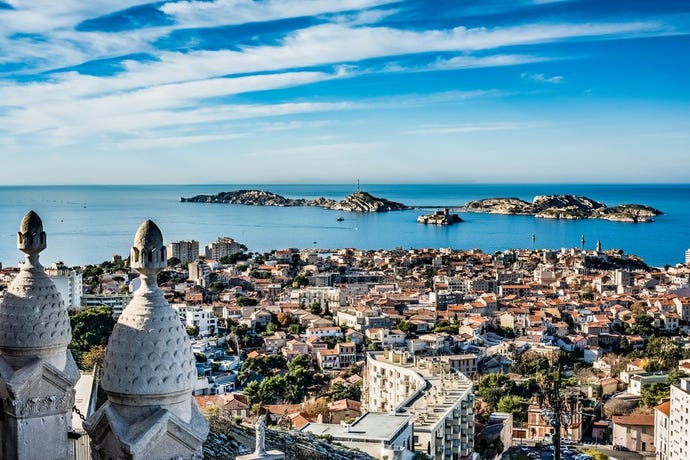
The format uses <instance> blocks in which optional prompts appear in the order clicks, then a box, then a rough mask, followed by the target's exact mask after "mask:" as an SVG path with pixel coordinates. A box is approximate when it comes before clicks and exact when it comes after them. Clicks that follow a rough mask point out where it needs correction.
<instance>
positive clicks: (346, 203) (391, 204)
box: [180, 190, 411, 212]
mask: <svg viewBox="0 0 690 460" xmlns="http://www.w3.org/2000/svg"><path fill="white" fill-rule="evenodd" d="M180 201H181V202H183V203H224V204H241V205H246V206H314V207H319V208H323V209H333V210H336V211H348V212H387V211H402V210H406V209H411V208H410V207H409V206H405V205H404V204H402V203H396V202H395V201H389V200H386V199H385V198H377V197H375V196H373V195H371V194H369V193H367V192H361V191H356V192H354V193H351V194H350V195H348V196H346V197H345V198H344V199H342V200H341V201H336V200H332V199H329V198H324V197H319V198H315V199H313V200H307V199H304V198H297V199H292V198H285V197H284V196H281V195H278V194H276V193H273V192H268V191H266V190H235V191H232V192H221V193H217V194H215V195H197V196H193V197H191V198H184V197H180Z"/></svg>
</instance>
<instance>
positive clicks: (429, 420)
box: [362, 350, 474, 460]
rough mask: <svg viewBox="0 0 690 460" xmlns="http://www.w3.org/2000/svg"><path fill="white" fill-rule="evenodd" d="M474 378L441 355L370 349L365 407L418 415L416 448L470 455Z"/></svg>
mask: <svg viewBox="0 0 690 460" xmlns="http://www.w3.org/2000/svg"><path fill="white" fill-rule="evenodd" d="M473 400H474V393H473V389H472V382H471V381H470V380H469V379H468V378H467V377H465V376H464V375H463V374H462V373H460V372H459V371H457V370H454V369H452V368H451V367H450V365H449V364H448V362H444V361H441V360H440V359H438V358H437V357H428V358H421V357H417V356H412V355H411V354H410V353H408V352H406V351H393V350H391V351H384V352H369V353H368V355H367V373H366V375H365V379H364V385H363V394H362V407H363V410H368V411H370V412H387V413H396V414H399V413H403V414H405V413H406V414H411V415H413V420H414V427H413V429H414V433H413V445H414V451H415V452H419V453H425V454H427V455H429V456H431V457H432V458H434V459H436V460H446V459H451V460H467V459H468V458H470V457H471V455H472V452H473V448H474V415H473V411H472V402H473Z"/></svg>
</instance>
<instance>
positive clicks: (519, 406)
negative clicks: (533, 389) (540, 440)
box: [496, 395, 528, 425]
mask: <svg viewBox="0 0 690 460" xmlns="http://www.w3.org/2000/svg"><path fill="white" fill-rule="evenodd" d="M527 407H528V400H527V399H523V398H521V397H519V396H517V395H505V396H502V397H501V399H500V400H499V401H498V404H497V405H496V409H497V410H498V412H507V413H509V414H513V420H514V421H515V422H516V425H523V424H524V423H525V422H527Z"/></svg>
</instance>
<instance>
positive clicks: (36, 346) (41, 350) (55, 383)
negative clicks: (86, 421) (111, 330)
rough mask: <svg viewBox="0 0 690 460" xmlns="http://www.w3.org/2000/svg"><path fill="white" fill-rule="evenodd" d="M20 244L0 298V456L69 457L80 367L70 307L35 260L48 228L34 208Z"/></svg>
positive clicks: (14, 459)
mask: <svg viewBox="0 0 690 460" xmlns="http://www.w3.org/2000/svg"><path fill="white" fill-rule="evenodd" d="M17 248H18V249H19V250H20V251H22V252H23V253H24V254H25V259H26V261H25V262H24V263H23V264H22V265H21V267H20V271H19V275H18V276H17V277H16V278H15V279H14V281H13V282H12V284H10V286H9V288H8V289H7V292H6V294H5V297H4V299H3V301H2V303H1V304H0V403H1V407H0V409H1V411H0V458H3V459H5V460H43V459H47V458H49V459H56V460H57V459H65V460H66V459H68V458H69V454H70V452H69V447H68V446H69V443H68V440H67V433H68V432H69V431H70V429H71V420H72V406H73V405H74V385H75V384H76V382H77V380H79V370H78V369H77V366H76V364H75V363H74V359H73V358H72V353H71V352H70V351H69V350H68V349H67V346H68V345H69V342H70V340H71V339H72V331H71V329H70V323H69V316H68V314H67V309H66V308H65V306H64V303H63V301H62V299H61V298H60V293H59V292H58V290H57V288H56V287H55V284H53V281H52V280H51V279H50V278H49V277H48V275H47V274H46V272H45V270H44V269H43V267H42V266H41V264H40V263H39V260H38V258H39V254H40V252H41V251H43V250H44V249H45V248H46V234H45V232H44V231H43V222H41V218H40V217H38V214H36V213H35V212H33V211H30V212H29V213H28V214H26V216H24V219H22V222H21V224H20V228H19V233H18V234H17Z"/></svg>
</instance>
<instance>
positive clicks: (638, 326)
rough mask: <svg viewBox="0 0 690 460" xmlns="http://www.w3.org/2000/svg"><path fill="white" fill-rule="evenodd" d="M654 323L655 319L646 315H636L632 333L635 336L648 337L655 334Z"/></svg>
mask: <svg viewBox="0 0 690 460" xmlns="http://www.w3.org/2000/svg"><path fill="white" fill-rule="evenodd" d="M653 322H654V318H652V317H651V316H650V315H647V314H645V313H640V314H638V315H635V324H633V327H632V331H633V333H635V334H639V335H641V336H644V337H648V336H650V335H652V334H653V333H654V328H653V327H652V323H653Z"/></svg>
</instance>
